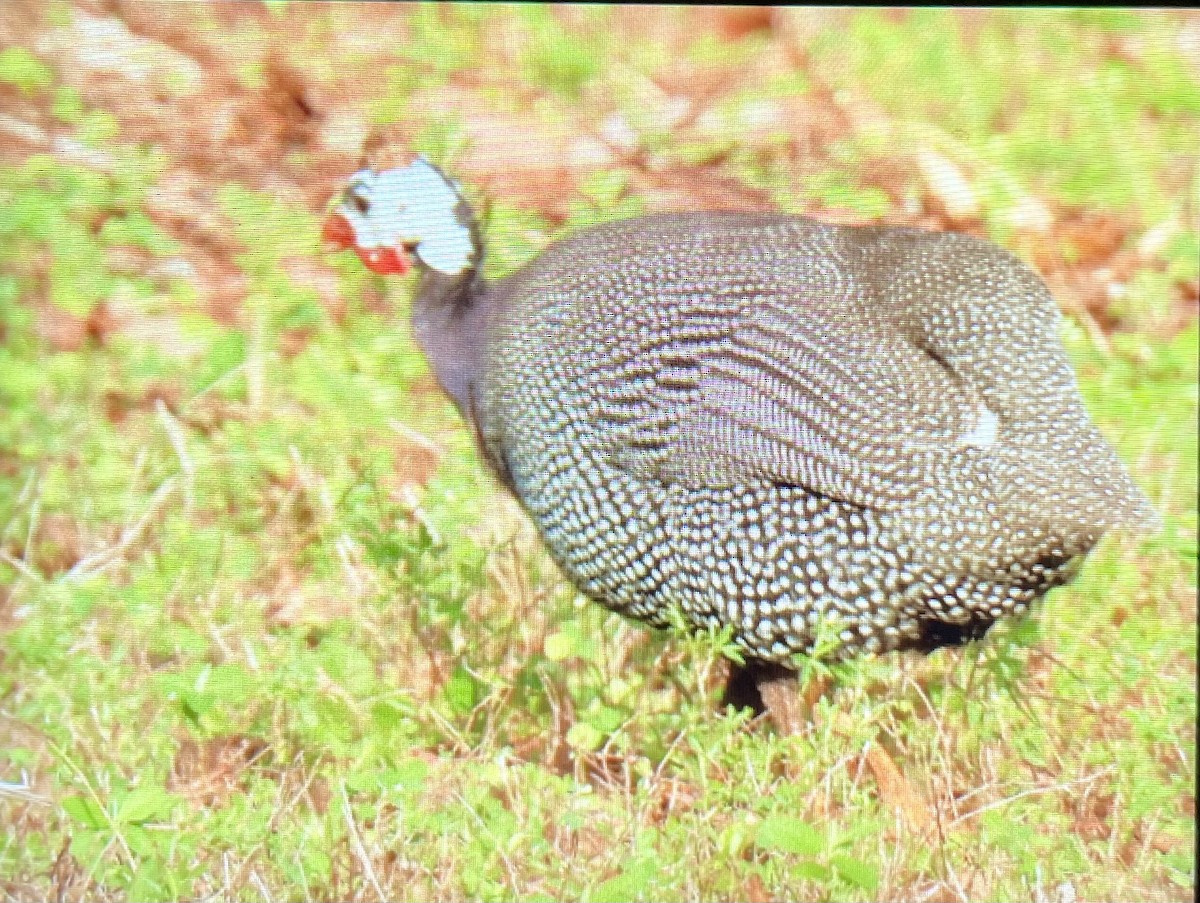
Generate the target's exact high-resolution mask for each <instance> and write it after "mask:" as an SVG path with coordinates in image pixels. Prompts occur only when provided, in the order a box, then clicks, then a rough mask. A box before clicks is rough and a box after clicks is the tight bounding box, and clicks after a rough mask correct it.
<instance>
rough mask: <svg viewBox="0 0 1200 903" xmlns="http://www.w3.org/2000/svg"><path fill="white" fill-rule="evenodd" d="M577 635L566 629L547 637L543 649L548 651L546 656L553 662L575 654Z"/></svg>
mask: <svg viewBox="0 0 1200 903" xmlns="http://www.w3.org/2000/svg"><path fill="white" fill-rule="evenodd" d="M575 640H576V637H575V634H574V633H571V632H569V631H565V630H559V631H557V632H556V633H552V634H550V636H548V637H546V640H545V642H544V643H543V644H542V651H543V652H545V653H546V658H548V659H550V661H552V662H561V661H562V660H563V659H566V658H570V657H571V656H572V655H574V654H575V647H576V645H577V643H576V641H575Z"/></svg>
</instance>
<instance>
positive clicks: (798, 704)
mask: <svg viewBox="0 0 1200 903" xmlns="http://www.w3.org/2000/svg"><path fill="white" fill-rule="evenodd" d="M815 683H816V684H819V685H817V686H811V687H807V688H805V689H806V690H808V692H805V693H803V694H802V693H801V688H800V683H799V680H798V679H797V675H796V672H795V671H793V670H791V669H790V668H785V667H784V666H783V665H777V664H774V663H771V662H759V661H751V662H747V663H746V664H745V665H741V666H735V667H734V669H733V671H732V673H731V674H730V675H729V683H728V684H726V686H725V698H724V703H725V704H726V705H732V706H734V707H735V708H749V709H750V710H752V711H753V712H754V713H755V714H756V715H761V714H762V713H763V712H767V713H768V714H769V715H770V716H771V721H772V722H773V723H774V725H775V729H776V730H777V731H779V733H781V734H783V735H785V736H790V735H792V734H798V733H800V732H801V731H802V730H803V729H804V727H805V725H807V724H808V723H809V721H810V720H811V719H810V716H811V713H812V707H813V704H814V703H816V701H817V699H818V698H819V697H820V695H821V693H823V692H824V690H825V686H824V684H823V682H822V681H820V680H818V681H816V682H815Z"/></svg>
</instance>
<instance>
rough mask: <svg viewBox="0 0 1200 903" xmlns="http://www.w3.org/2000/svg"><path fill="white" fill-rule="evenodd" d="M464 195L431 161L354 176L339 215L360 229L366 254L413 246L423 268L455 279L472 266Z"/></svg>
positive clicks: (420, 159)
mask: <svg viewBox="0 0 1200 903" xmlns="http://www.w3.org/2000/svg"><path fill="white" fill-rule="evenodd" d="M458 204H459V196H458V192H456V191H455V189H454V187H453V186H452V185H450V184H449V183H448V182H447V180H446V178H445V176H443V175H442V174H441V173H440V172H438V171H437V170H436V169H434V168H433V166H432V165H431V164H430V163H429V161H427V160H425V159H424V158H423V157H418V158H417V159H416V160H414V161H413V162H412V163H410V164H409V165H408V166H402V167H399V168H397V169H387V170H384V171H383V172H374V171H373V170H370V169H363V170H360V171H359V172H356V173H355V174H354V175H353V176H351V177H350V184H349V187H348V188H347V189H346V201H345V203H343V204H342V205H341V206H340V207H339V208H338V212H339V213H340V214H341V215H342V216H343V217H345V219H346V221H347V222H348V223H349V224H350V227H351V228H352V229H353V230H354V235H355V242H356V244H357V245H358V246H359V247H360V248H363V249H370V248H396V249H402V248H403V247H405V246H407V247H410V248H413V249H414V253H415V254H416V255H417V257H418V258H419V259H420V260H421V262H422V263H423V264H425V265H426V266H427V267H430V268H431V269H434V270H437V271H438V272H439V273H444V274H445V275H447V276H454V275H457V274H459V273H462V272H464V271H465V270H466V269H467V268H468V267H469V266H470V264H471V258H472V256H473V255H474V245H473V243H472V241H471V230H470V229H468V228H467V227H466V226H464V225H463V224H462V223H460V222H459V221H458V219H457V217H456V216H455V214H454V210H455V208H456V207H457V206H458Z"/></svg>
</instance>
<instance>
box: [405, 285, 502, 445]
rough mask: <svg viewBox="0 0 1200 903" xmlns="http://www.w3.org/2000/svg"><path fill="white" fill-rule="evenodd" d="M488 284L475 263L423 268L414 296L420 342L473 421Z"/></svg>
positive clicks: (481, 365) (481, 368) (483, 349)
mask: <svg viewBox="0 0 1200 903" xmlns="http://www.w3.org/2000/svg"><path fill="white" fill-rule="evenodd" d="M486 289H487V284H486V282H485V281H484V279H483V276H482V274H481V273H480V272H479V270H478V268H476V267H472V268H471V269H469V270H467V271H465V272H463V273H459V274H455V275H452V276H448V275H445V274H443V273H439V272H437V271H436V270H433V269H429V268H425V271H424V273H423V275H422V277H421V284H420V288H419V290H418V291H417V294H416V297H415V298H414V300H413V313H412V317H413V333H414V335H415V336H416V339H417V344H418V345H420V347H421V350H422V351H423V352H424V353H425V357H426V359H427V360H428V361H429V364H430V366H431V367H432V368H433V373H434V376H436V377H437V380H438V382H439V383H440V384H441V386H442V388H443V389H444V390H445V391H446V394H447V395H449V396H450V398H451V399H453V401H454V403H455V405H457V407H458V409H459V411H460V412H461V413H462V415H463V417H464V418H466V419H467V420H469V421H472V422H473V420H474V411H475V404H474V402H473V397H472V394H473V393H474V392H477V391H478V388H477V387H479V384H480V382H481V380H482V377H483V372H484V363H485V362H484V355H485V352H486V344H487V332H488V323H489V322H490V311H489V309H488V308H489V304H488V293H487V291H486Z"/></svg>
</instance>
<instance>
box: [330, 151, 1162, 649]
mask: <svg viewBox="0 0 1200 903" xmlns="http://www.w3.org/2000/svg"><path fill="white" fill-rule="evenodd" d="M413 165H414V166H415V165H417V164H413ZM422 165H424V166H428V164H422ZM430 169H432V167H431V168H430ZM433 171H434V172H436V170H433ZM423 173H424V171H423ZM439 176H440V173H439ZM443 178H444V177H443ZM360 183H361V180H360ZM446 184H447V185H452V183H450V182H449V181H448V180H447V181H446ZM435 194H436V193H435ZM431 196H432V195H431ZM454 198H455V199H456V203H455V209H456V210H457V211H458V213H457V216H458V217H459V219H458V220H457V222H458V223H459V224H460V225H461V226H463V227H465V228H466V229H467V233H462V232H455V230H453V229H444V231H446V232H448V233H453V236H454V238H455V239H456V240H458V241H461V237H462V235H463V234H470V235H471V236H472V237H474V236H476V235H477V231H476V230H475V228H474V226H473V223H471V221H470V219H469V210H468V209H467V208H466V207H465V205H464V204H463V203H462V202H461V196H460V195H458V194H457V193H455V195H454ZM394 202H395V201H394V200H392V201H389V203H394ZM407 202H408V203H419V198H410V199H408V201H407ZM381 213H382V212H381ZM444 213H445V212H444V211H443V212H442V215H441V217H440V219H438V218H437V217H432V214H426V216H427V217H432V218H433V219H438V221H439V222H441V223H443V224H444V223H447V222H449V220H447V219H446V216H445V215H444ZM339 215H340V214H339V213H338V212H335V213H334V214H333V216H334V217H335V218H336V217H338V216H339ZM344 223H345V220H343V221H342V224H340V225H344ZM344 232H345V230H344V229H343V228H339V229H334V230H327V234H336V235H342V234H344ZM414 238H416V239H418V241H417V243H416V244H415V245H414V244H413V242H412V239H414ZM436 239H437V237H436V236H425V237H420V236H417V237H414V236H399V237H398V238H397V246H398V247H400V248H401V249H403V248H408V247H410V246H411V247H414V248H415V253H416V256H417V258H418V260H421V258H422V256H423V255H422V250H421V248H422V245H421V243H420V242H421V241H425V242H430V243H432V245H433V246H430V247H427V248H426V251H425V255H424V256H425V258H426V259H436V260H440V261H445V260H451V259H454V260H457V259H462V260H463V266H462V269H461V270H460V271H459V272H449V273H448V272H446V271H445V267H444V266H443V267H442V268H441V269H435V268H432V267H430V266H428V265H426V266H425V267H423V270H424V273H425V276H424V281H423V283H422V285H421V288H420V289H419V290H418V293H417V296H416V300H415V305H414V320H415V327H416V334H417V338H418V340H419V341H420V342H421V344H422V346H423V347H424V348H425V350H426V353H427V355H428V356H429V358H430V361H431V363H432V365H433V367H434V370H435V372H436V373H437V374H438V377H439V379H440V380H441V381H442V384H443V385H444V386H445V388H446V389H447V391H448V392H449V394H450V395H451V396H452V397H453V398H454V399H455V401H456V403H457V404H458V406H459V408H460V410H461V411H462V412H463V414H464V416H465V417H467V418H468V419H469V420H470V421H471V422H472V425H473V427H474V429H475V430H476V433H477V436H478V438H479V442H480V446H481V448H482V450H483V452H484V455H485V457H486V458H487V460H488V461H489V462H490V463H491V464H492V466H493V467H494V468H495V470H496V471H497V473H498V474H500V476H501V478H502V479H503V481H504V482H505V484H506V485H507V486H508V487H509V488H510V489H511V490H512V491H513V493H514V494H515V495H516V496H517V498H518V499H520V500H521V502H522V504H523V505H524V507H525V508H526V510H527V511H528V512H529V514H530V517H531V518H532V519H533V521H534V523H535V524H536V525H537V527H538V529H539V530H540V532H541V535H542V537H543V538H544V540H545V542H546V546H547V548H548V549H549V550H550V552H551V554H552V555H553V556H554V558H555V560H556V561H557V562H558V564H559V565H560V567H561V568H562V570H563V572H564V573H565V574H566V575H567V577H568V578H569V579H570V580H571V581H572V582H573V583H574V584H575V585H576V586H577V587H578V588H579V589H580V590H581V591H583V592H584V593H585V594H587V595H588V596H590V597H591V598H592V599H594V600H596V601H597V602H600V603H601V604H603V605H605V606H607V607H609V608H611V609H613V610H615V611H619V612H622V613H624V614H626V615H628V616H630V617H632V618H636V619H638V620H641V621H644V622H646V623H649V624H653V625H658V626H662V625H665V624H667V623H668V622H669V621H670V619H671V611H672V609H677V610H678V611H680V612H682V614H683V615H684V617H685V619H686V620H687V621H688V622H689V623H691V624H692V625H694V626H695V627H698V628H702V627H708V626H713V627H718V628H721V627H731V628H732V630H733V639H734V642H736V643H737V644H738V645H739V646H740V647H741V648H742V649H743V651H744V652H745V653H746V655H747V656H748V657H749V658H750V659H754V660H759V661H764V662H778V663H784V664H786V663H787V662H789V661H791V659H792V656H793V654H794V653H797V652H806V651H810V650H811V649H812V647H813V643H814V641H815V640H816V638H817V637H818V636H820V637H828V636H832V637H833V638H834V639H835V640H836V642H837V644H838V647H839V653H840V654H842V655H847V654H853V653H857V652H884V651H887V650H893V649H900V648H908V647H916V648H925V649H928V648H933V647H936V646H939V645H944V644H948V643H954V642H960V641H962V640H963V639H965V638H971V637H978V636H980V635H982V634H983V632H984V631H986V630H987V629H988V627H989V626H990V625H991V624H993V623H994V622H995V621H996V620H998V619H1000V618H1003V617H1006V616H1011V615H1018V614H1021V613H1023V612H1025V611H1026V610H1027V609H1028V608H1029V606H1030V604H1031V603H1032V602H1033V601H1034V600H1035V599H1037V598H1038V597H1039V596H1041V595H1043V594H1044V593H1045V592H1046V591H1047V590H1049V589H1050V588H1052V587H1054V586H1056V585H1058V584H1061V583H1063V582H1064V581H1066V580H1067V579H1069V578H1070V576H1071V575H1072V573H1073V572H1074V570H1075V568H1076V567H1077V565H1078V563H1079V561H1080V559H1081V558H1082V556H1083V555H1085V554H1086V553H1087V552H1088V551H1089V550H1090V549H1091V548H1092V546H1093V545H1094V544H1095V543H1096V541H1097V540H1098V539H1099V537H1100V536H1101V535H1102V534H1103V533H1104V532H1105V531H1107V530H1108V529H1110V528H1113V527H1122V526H1124V527H1141V526H1146V525H1148V524H1150V523H1152V522H1153V520H1154V514H1153V512H1152V511H1151V509H1150V506H1149V504H1148V502H1147V501H1146V499H1145V498H1144V496H1143V495H1142V494H1141V492H1140V491H1139V490H1138V489H1137V488H1136V487H1135V485H1134V484H1133V482H1132V481H1131V479H1130V478H1129V476H1128V474H1127V473H1126V471H1125V469H1124V468H1123V466H1122V465H1121V464H1120V462H1119V461H1118V459H1117V457H1116V455H1115V453H1114V452H1113V450H1112V448H1111V447H1110V446H1109V444H1108V443H1107V442H1106V441H1105V440H1104V438H1103V437H1102V436H1101V435H1100V433H1099V432H1098V431H1097V430H1096V428H1095V427H1094V426H1093V425H1092V423H1091V421H1090V420H1089V418H1088V416H1087V414H1086V412H1085V410H1084V407H1083V404H1082V401H1081V399H1080V396H1079V393H1078V390H1077V388H1076V385H1075V380H1074V377H1073V374H1072V372H1071V369H1070V367H1069V365H1068V363H1067V360H1066V357H1065V354H1064V352H1063V349H1062V346H1061V344H1060V341H1059V338H1058V335H1057V331H1058V322H1059V315H1058V311H1057V308H1056V306H1055V304H1054V302H1053V300H1052V299H1051V297H1050V295H1049V293H1048V292H1047V290H1046V288H1045V286H1044V285H1043V284H1042V282H1041V281H1040V280H1039V279H1038V278H1037V277H1036V276H1035V275H1034V274H1033V273H1032V272H1031V271H1030V270H1029V269H1028V268H1027V267H1026V266H1025V265H1024V264H1022V263H1021V262H1020V261H1018V260H1017V259H1016V258H1015V257H1013V256H1012V255H1011V254H1009V253H1007V252H1005V251H1003V250H1002V249H1000V248H999V247H997V246H995V245H993V244H990V243H988V242H985V241H981V240H978V239H975V238H971V237H967V236H963V235H955V234H940V233H929V232H922V231H917V230H911V229H895V228H852V227H845V226H835V225H826V224H822V223H819V222H816V221H813V220H810V219H804V218H800V217H793V216H782V215H778V216H776V215H742V214H728V213H683V214H666V215H658V216H651V217H644V218H640V219H634V220H627V221H624V222H616V223H610V224H606V225H600V226H596V227H593V228H589V229H584V230H582V231H580V232H578V233H576V234H575V235H573V236H571V237H569V238H567V239H565V240H563V241H561V242H558V243H557V244H554V245H551V246H550V247H549V248H547V249H546V250H545V251H544V252H543V253H542V254H541V255H540V256H539V257H538V258H536V259H535V260H534V261H533V262H531V263H530V264H528V265H527V266H526V267H524V268H523V269H521V270H519V271H518V272H516V273H514V274H513V275H512V276H510V277H508V278H506V279H500V280H496V281H484V280H483V279H482V278H481V277H480V275H479V271H478V269H477V266H478V262H479V261H480V259H481V257H482V249H481V248H479V247H478V246H477V245H476V246H474V247H473V248H472V251H471V253H470V254H467V255H464V254H462V253H461V246H455V247H456V248H457V250H458V253H450V252H449V251H448V252H446V253H440V254H439V253H438V252H437V248H436V247H435V246H436V243H437V242H436ZM372 240H373V241H376V242H378V240H379V236H378V235H377V234H373V236H372ZM341 243H342V244H350V245H352V244H353V242H347V241H344V240H343V241H342V242H341ZM453 250H454V249H451V251H453ZM364 259H366V258H364Z"/></svg>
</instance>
